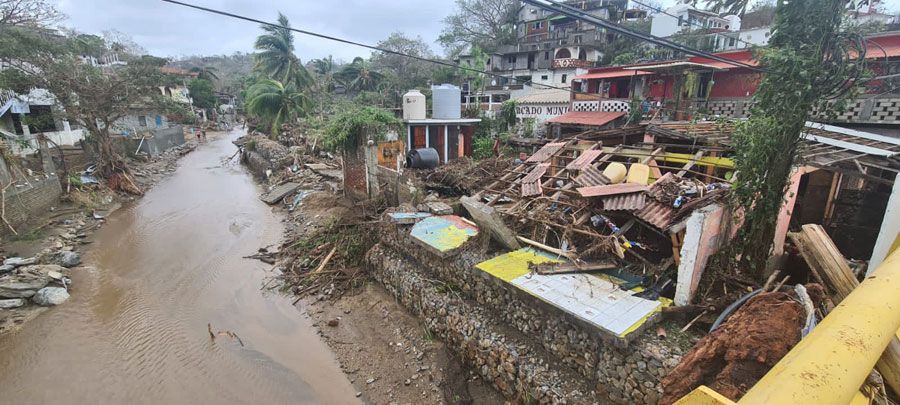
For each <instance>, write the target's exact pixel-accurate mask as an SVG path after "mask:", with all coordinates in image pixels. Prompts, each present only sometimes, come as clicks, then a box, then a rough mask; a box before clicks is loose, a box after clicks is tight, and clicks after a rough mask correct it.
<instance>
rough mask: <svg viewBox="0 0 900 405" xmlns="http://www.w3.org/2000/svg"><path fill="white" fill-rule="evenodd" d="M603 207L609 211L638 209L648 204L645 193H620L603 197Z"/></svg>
mask: <svg viewBox="0 0 900 405" xmlns="http://www.w3.org/2000/svg"><path fill="white" fill-rule="evenodd" d="M602 201H603V209H604V210H607V211H637V210H639V209H641V208H644V206H645V205H647V195H646V194H644V193H631V194H620V195H613V196H608V197H603V199H602Z"/></svg>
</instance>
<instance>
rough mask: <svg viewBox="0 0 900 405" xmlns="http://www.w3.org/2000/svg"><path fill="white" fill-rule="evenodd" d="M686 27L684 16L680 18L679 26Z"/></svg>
mask: <svg viewBox="0 0 900 405" xmlns="http://www.w3.org/2000/svg"><path fill="white" fill-rule="evenodd" d="M682 25H684V16H678V26H679V27H680V26H682Z"/></svg>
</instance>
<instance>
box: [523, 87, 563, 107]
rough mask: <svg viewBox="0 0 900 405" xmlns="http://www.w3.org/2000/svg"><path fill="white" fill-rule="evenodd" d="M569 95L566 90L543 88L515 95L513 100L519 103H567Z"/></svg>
mask: <svg viewBox="0 0 900 405" xmlns="http://www.w3.org/2000/svg"><path fill="white" fill-rule="evenodd" d="M569 97H571V94H570V93H569V92H568V91H560V90H549V91H546V90H545V91H535V92H533V93H529V94H525V95H522V96H519V97H515V98H514V99H513V100H516V102H517V103H519V104H567V103H568V102H569Z"/></svg>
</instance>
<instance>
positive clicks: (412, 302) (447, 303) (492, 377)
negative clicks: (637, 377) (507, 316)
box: [366, 245, 594, 404]
mask: <svg viewBox="0 0 900 405" xmlns="http://www.w3.org/2000/svg"><path fill="white" fill-rule="evenodd" d="M366 260H367V263H368V265H369V267H370V269H371V270H372V274H373V276H374V277H375V279H376V280H377V281H378V282H380V283H382V284H383V285H384V286H385V288H386V289H387V290H388V291H389V292H390V293H391V294H392V295H393V296H394V297H395V298H397V300H398V301H400V303H401V304H403V305H404V306H405V307H406V308H407V309H409V311H410V312H412V313H413V314H415V315H416V316H419V317H421V318H422V319H424V321H425V325H426V327H427V328H428V331H429V332H430V333H433V334H435V335H436V336H438V337H439V338H440V339H441V340H443V341H444V342H445V344H446V345H447V347H448V348H450V349H451V350H452V351H454V352H456V353H457V354H458V355H459V356H460V358H461V360H462V361H463V362H464V363H465V364H468V365H469V366H471V367H472V369H473V371H475V372H477V373H478V374H479V375H480V376H481V377H482V378H484V379H485V381H488V382H490V383H491V384H492V385H493V386H494V387H495V388H496V389H497V390H498V391H500V392H501V393H502V394H503V395H504V396H506V397H507V398H510V399H514V400H516V401H518V402H522V403H540V404H551V403H552V404H559V403H591V402H594V401H593V400H592V399H591V395H590V394H589V393H587V392H585V391H584V387H585V386H584V384H583V381H579V379H578V378H572V377H571V376H566V375H565V373H560V372H559V371H557V370H553V369H551V367H550V366H549V363H550V362H549V361H548V360H546V359H545V358H546V355H541V353H539V352H538V351H536V350H534V349H533V345H529V344H528V342H527V341H526V340H525V339H524V338H522V337H521V336H515V333H510V331H508V330H503V328H502V326H498V325H497V324H496V323H495V322H492V320H491V316H490V314H488V312H487V310H486V309H485V308H483V307H478V306H473V305H470V304H468V303H467V302H466V301H465V300H464V299H462V297H461V296H459V295H458V294H457V293H456V292H454V291H453V290H452V287H449V286H447V285H445V284H444V283H441V282H436V280H433V279H429V278H428V277H425V276H423V274H422V273H421V272H420V271H419V270H420V266H418V265H417V264H415V263H412V262H410V261H409V260H408V259H406V258H404V257H403V256H401V255H400V254H398V253H397V252H395V251H393V250H392V249H389V248H386V247H384V246H381V245H376V246H375V247H374V248H372V250H370V251H369V253H368V254H367V257H366Z"/></svg>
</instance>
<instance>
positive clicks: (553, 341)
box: [369, 225, 681, 404]
mask: <svg viewBox="0 0 900 405" xmlns="http://www.w3.org/2000/svg"><path fill="white" fill-rule="evenodd" d="M408 230H409V228H408V227H404V226H400V225H386V226H385V227H384V228H383V231H382V237H381V244H380V245H379V246H377V247H376V249H373V251H372V252H370V255H369V264H370V267H371V270H372V272H373V274H375V277H376V279H378V280H379V281H380V282H382V283H383V284H384V285H385V287H386V288H387V289H388V290H389V291H391V292H392V293H394V295H395V296H397V298H398V299H399V300H401V302H404V304H405V305H407V307H410V309H411V310H412V311H413V312H415V313H417V314H419V315H422V316H423V317H425V318H426V319H440V318H447V316H448V315H446V314H445V315H441V314H442V313H446V312H447V309H446V308H443V307H441V306H436V307H435V308H434V309H432V308H431V307H432V305H426V304H423V301H422V298H418V299H413V298H410V297H408V295H409V294H414V293H417V291H416V290H411V291H410V290H408V288H409V285H411V284H414V283H415V281H413V280H411V279H426V280H435V281H436V282H438V283H442V284H441V285H443V286H444V287H443V288H444V289H446V290H449V291H453V292H454V294H455V297H456V298H457V299H458V300H460V301H461V302H466V303H467V304H466V306H465V309H464V312H461V313H459V314H458V316H461V317H462V319H466V317H467V316H472V317H475V314H476V313H478V312H487V313H488V314H489V315H490V317H491V318H493V319H496V320H497V321H498V322H497V323H498V324H500V325H501V326H506V327H508V328H509V329H512V330H514V331H515V332H516V333H517V334H520V335H521V336H523V337H524V339H526V340H528V341H531V342H533V343H534V345H535V346H537V347H538V348H539V349H540V351H542V352H544V353H547V354H548V355H549V356H550V359H551V362H552V363H553V364H554V365H555V366H554V367H551V369H560V370H563V371H566V372H568V371H571V372H572V374H573V375H574V377H572V378H573V379H575V380H579V381H582V382H585V381H586V382H588V383H589V384H588V386H587V388H586V389H584V390H582V391H581V392H582V393H583V394H582V395H581V396H579V398H580V400H585V401H587V402H593V401H601V402H606V401H613V402H616V403H650V404H653V403H656V402H657V401H658V398H659V397H660V395H661V392H662V390H661V387H660V380H661V379H662V377H664V376H665V375H666V374H667V373H668V371H669V370H671V369H672V368H674V366H675V365H676V364H678V361H679V360H680V358H681V353H680V351H679V350H678V349H677V348H675V347H674V345H672V344H667V342H665V341H660V340H658V339H657V338H656V337H655V335H654V334H651V333H643V331H641V330H638V331H635V332H633V333H632V335H633V336H634V337H635V338H634V339H632V340H631V341H629V342H627V343H626V342H625V341H623V340H621V339H616V338H613V337H610V336H608V335H605V334H603V332H601V331H599V330H597V329H596V328H595V327H593V326H591V325H589V324H586V323H584V322H582V321H580V320H579V319H577V318H575V317H574V316H571V315H569V314H566V313H564V312H563V311H561V310H559V309H557V308H555V307H553V306H550V305H549V304H546V303H544V302H543V301H540V300H539V299H537V298H535V297H533V296H531V295H528V294H527V293H525V292H523V291H521V290H519V289H518V288H515V287H514V286H512V285H510V284H508V283H505V282H503V281H501V280H498V279H496V278H494V277H493V276H490V275H488V274H486V273H484V272H482V271H481V270H478V269H476V268H475V265H476V264H478V263H480V262H482V261H484V260H487V259H489V258H490V257H491V256H490V255H488V254H486V253H484V250H485V249H483V248H482V246H481V245H482V244H483V241H482V240H475V241H470V243H469V244H467V245H466V246H464V247H462V248H461V249H460V250H459V251H458V252H457V254H456V255H455V256H453V257H451V258H447V259H441V260H438V259H437V258H436V257H433V256H432V255H431V253H429V252H428V251H426V250H425V249H422V248H421V247H420V246H419V245H418V244H416V243H415V242H414V241H413V240H412V239H411V238H410V237H408ZM388 258H402V260H399V259H395V260H393V261H391V260H389V259H388ZM398 260H399V261H398ZM457 307H458V306H457ZM472 319H477V318H472ZM444 322H445V323H441V322H436V324H438V325H441V326H442V327H445V328H450V329H451V330H448V331H446V332H445V334H448V335H452V334H453V333H456V334H459V333H463V332H461V331H456V330H455V329H456V328H457V327H460V326H464V325H465V322H462V321H459V320H456V321H452V322H451V320H450V319H446V320H445V321H444ZM430 324H431V323H429V325H430ZM649 324H650V322H648V325H649ZM430 326H431V325H430ZM465 328H467V329H466V330H467V331H469V330H470V329H471V328H470V327H468V326H465ZM463 335H465V333H463ZM448 345H449V346H450V347H453V348H455V349H457V350H458V351H460V352H461V353H463V358H464V359H466V355H465V350H467V348H466V346H465V345H458V344H456V342H454V341H453V340H452V339H451V340H449V341H448ZM492 350H493V349H492ZM498 350H500V349H498ZM488 352H491V350H489V351H488ZM502 352H503V351H502V350H500V351H499V352H497V353H495V354H493V355H492V356H493V357H497V358H502ZM519 355H520V357H521V353H519ZM470 363H471V364H470V365H473V366H475V367H476V369H478V368H479V367H481V365H480V363H483V361H482V360H479V359H478V358H475V359H474V360H473V361H470ZM479 371H480V372H481V374H482V376H483V377H484V378H486V379H488V380H490V381H494V379H496V378H497V377H496V376H494V375H493V374H491V373H490V372H489V371H491V369H490V368H488V370H486V371H488V372H489V373H487V374H485V370H479ZM513 374H514V375H517V374H516V373H513ZM559 375H560V376H564V375H565V373H563V374H559ZM525 377H527V378H525V379H524V380H523V381H526V382H527V381H529V378H530V377H528V374H527V373H525ZM500 381H501V382H500V383H498V382H496V381H494V385H495V386H497V388H498V389H499V390H500V391H501V392H503V393H504V394H505V395H507V396H510V397H514V396H515V395H519V396H521V395H522V394H523V392H529V390H531V391H533V390H534V387H532V388H528V387H527V385H526V387H523V388H522V390H513V391H512V394H514V395H510V392H509V391H510V390H508V389H504V385H511V384H512V385H513V386H515V384H513V382H514V381H517V380H515V379H512V380H509V381H506V380H504V379H501V380H500ZM558 383H560V384H562V383H563V381H559V382H558ZM520 391H523V392H520ZM588 392H593V394H592V395H590V394H588ZM532 394H535V393H533V392H532ZM537 394H540V392H538V393H537ZM535 398H536V397H535ZM556 399H563V397H560V398H556ZM569 399H570V400H571V399H575V398H569ZM580 400H578V401H576V402H581V401H580ZM570 402H571V401H570Z"/></svg>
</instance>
